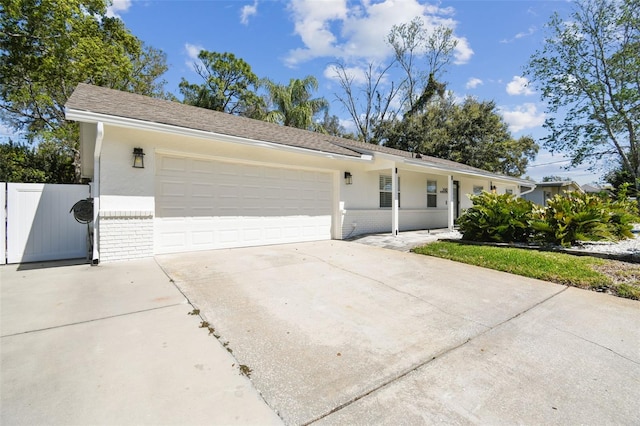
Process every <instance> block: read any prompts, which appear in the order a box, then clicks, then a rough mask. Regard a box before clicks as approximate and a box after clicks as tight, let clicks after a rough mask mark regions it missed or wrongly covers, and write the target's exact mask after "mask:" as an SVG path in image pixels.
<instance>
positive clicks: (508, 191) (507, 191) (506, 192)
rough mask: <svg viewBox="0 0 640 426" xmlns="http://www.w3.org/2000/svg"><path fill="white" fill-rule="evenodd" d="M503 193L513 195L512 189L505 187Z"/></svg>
mask: <svg viewBox="0 0 640 426" xmlns="http://www.w3.org/2000/svg"><path fill="white" fill-rule="evenodd" d="M504 193H505V194H509V195H513V189H505V190H504Z"/></svg>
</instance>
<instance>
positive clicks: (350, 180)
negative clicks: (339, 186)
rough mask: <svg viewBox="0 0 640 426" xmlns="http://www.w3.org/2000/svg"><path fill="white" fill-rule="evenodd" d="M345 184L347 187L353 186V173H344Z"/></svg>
mask: <svg viewBox="0 0 640 426" xmlns="http://www.w3.org/2000/svg"><path fill="white" fill-rule="evenodd" d="M344 183H346V184H347V185H351V184H352V183H353V176H351V172H344Z"/></svg>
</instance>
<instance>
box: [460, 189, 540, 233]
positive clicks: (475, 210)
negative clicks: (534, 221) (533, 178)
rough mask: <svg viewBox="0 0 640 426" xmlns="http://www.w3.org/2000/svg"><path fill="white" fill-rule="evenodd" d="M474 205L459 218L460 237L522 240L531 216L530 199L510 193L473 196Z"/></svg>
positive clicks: (527, 231)
mask: <svg viewBox="0 0 640 426" xmlns="http://www.w3.org/2000/svg"><path fill="white" fill-rule="evenodd" d="M470 198H471V201H472V202H473V206H472V207H471V208H469V209H467V211H465V213H464V214H463V215H462V216H460V218H458V225H459V227H460V232H461V233H462V234H463V238H464V239H466V240H473V241H493V242H525V241H527V240H528V238H529V233H530V230H529V221H530V220H531V218H532V206H533V204H532V203H531V202H530V201H527V200H525V199H524V198H516V197H515V196H513V195H511V194H501V195H498V194H494V193H489V192H486V191H485V192H482V193H481V194H479V195H472V196H471V197H470Z"/></svg>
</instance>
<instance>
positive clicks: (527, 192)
mask: <svg viewBox="0 0 640 426" xmlns="http://www.w3.org/2000/svg"><path fill="white" fill-rule="evenodd" d="M532 185H533V186H532V187H531V189H530V190H528V191H525V192H521V193H520V194H519V195H518V197H522V196H523V195H527V194H530V193H532V192H533V191H534V190H535V189H536V185H535V184H532ZM520 187H521V188H522V185H520Z"/></svg>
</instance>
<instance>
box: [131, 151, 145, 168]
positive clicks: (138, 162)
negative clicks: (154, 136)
mask: <svg viewBox="0 0 640 426" xmlns="http://www.w3.org/2000/svg"><path fill="white" fill-rule="evenodd" d="M133 168H134V169H144V152H143V151H142V148H133Z"/></svg>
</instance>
